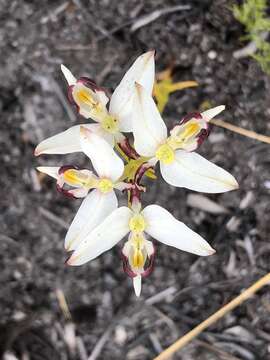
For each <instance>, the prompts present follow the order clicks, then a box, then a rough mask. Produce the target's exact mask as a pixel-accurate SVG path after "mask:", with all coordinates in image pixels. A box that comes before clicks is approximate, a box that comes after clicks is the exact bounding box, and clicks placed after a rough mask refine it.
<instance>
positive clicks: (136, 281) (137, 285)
mask: <svg viewBox="0 0 270 360" xmlns="http://www.w3.org/2000/svg"><path fill="white" fill-rule="evenodd" d="M133 286H134V291H135V295H136V296H137V297H139V296H140V295H141V290H142V277H141V275H137V276H135V277H134V278H133Z"/></svg>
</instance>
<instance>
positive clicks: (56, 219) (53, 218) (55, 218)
mask: <svg viewBox="0 0 270 360" xmlns="http://www.w3.org/2000/svg"><path fill="white" fill-rule="evenodd" d="M38 210H39V212H40V213H41V215H43V216H44V217H45V218H46V219H48V220H50V221H52V222H54V223H55V224H56V225H58V226H60V227H61V228H63V229H65V230H68V228H69V224H68V223H66V222H65V221H64V220H62V219H60V217H58V216H57V215H55V214H54V213H52V212H51V211H49V210H47V209H45V208H43V207H42V206H40V207H39V208H38Z"/></svg>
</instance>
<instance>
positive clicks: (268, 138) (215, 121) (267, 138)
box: [210, 119, 270, 144]
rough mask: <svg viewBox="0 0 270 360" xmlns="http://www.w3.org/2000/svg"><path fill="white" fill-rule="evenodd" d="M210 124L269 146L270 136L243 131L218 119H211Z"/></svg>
mask: <svg viewBox="0 0 270 360" xmlns="http://www.w3.org/2000/svg"><path fill="white" fill-rule="evenodd" d="M210 122H211V124H214V125H216V126H220V127H222V128H224V129H227V130H230V131H232V132H235V133H237V134H240V135H243V136H246V137H249V138H251V139H255V140H258V141H262V142H264V143H267V144H270V136H266V135H261V134H258V133H256V132H255V131H251V130H246V129H243V128H241V127H239V126H236V125H233V124H230V123H228V122H226V121H223V120H220V119H211V120H210Z"/></svg>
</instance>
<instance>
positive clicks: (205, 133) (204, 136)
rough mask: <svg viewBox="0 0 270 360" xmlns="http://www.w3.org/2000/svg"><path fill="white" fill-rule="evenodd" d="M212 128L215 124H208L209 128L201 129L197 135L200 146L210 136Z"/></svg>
mask: <svg viewBox="0 0 270 360" xmlns="http://www.w3.org/2000/svg"><path fill="white" fill-rule="evenodd" d="M207 124H208V123H207ZM212 128H213V126H212V125H211V124H208V126H207V129H201V131H200V132H199V134H198V135H197V136H196V138H197V141H198V147H199V146H201V145H202V143H203V142H204V141H205V140H206V139H207V138H208V136H209V135H210V132H211V130H212Z"/></svg>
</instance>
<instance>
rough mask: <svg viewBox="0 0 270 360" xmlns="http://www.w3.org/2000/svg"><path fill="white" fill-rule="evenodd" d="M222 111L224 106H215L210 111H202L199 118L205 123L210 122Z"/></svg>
mask: <svg viewBox="0 0 270 360" xmlns="http://www.w3.org/2000/svg"><path fill="white" fill-rule="evenodd" d="M224 110H225V106H224V105H219V106H216V107H214V108H212V109H209V110H206V111H203V112H202V113H201V116H202V118H203V119H204V120H205V121H210V120H211V119H213V118H214V117H215V116H217V115H218V114H220V113H221V112H222V111H224Z"/></svg>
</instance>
